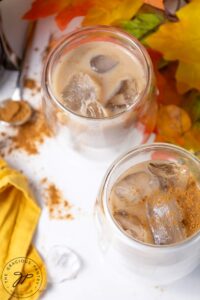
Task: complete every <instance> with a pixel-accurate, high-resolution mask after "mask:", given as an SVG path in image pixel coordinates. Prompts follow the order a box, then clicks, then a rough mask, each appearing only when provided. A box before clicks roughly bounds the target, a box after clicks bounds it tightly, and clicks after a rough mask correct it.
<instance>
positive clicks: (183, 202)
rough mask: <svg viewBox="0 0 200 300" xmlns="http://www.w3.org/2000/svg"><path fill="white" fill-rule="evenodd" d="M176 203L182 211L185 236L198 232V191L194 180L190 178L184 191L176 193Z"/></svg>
mask: <svg viewBox="0 0 200 300" xmlns="http://www.w3.org/2000/svg"><path fill="white" fill-rule="evenodd" d="M176 196H177V202H178V204H179V205H180V207H181V208H182V211H183V216H184V218H183V223H184V226H185V229H186V233H187V236H188V237H189V236H192V235H193V234H195V233H196V232H197V231H199V230H200V190H199V188H198V186H197V183H196V180H195V179H194V178H193V177H192V176H191V177H190V178H189V182H188V185H187V188H186V191H183V190H178V189H177V191H176Z"/></svg>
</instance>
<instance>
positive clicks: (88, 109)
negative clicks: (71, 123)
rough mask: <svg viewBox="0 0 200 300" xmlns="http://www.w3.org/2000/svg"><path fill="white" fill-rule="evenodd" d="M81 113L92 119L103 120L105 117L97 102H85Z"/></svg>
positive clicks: (104, 112)
mask: <svg viewBox="0 0 200 300" xmlns="http://www.w3.org/2000/svg"><path fill="white" fill-rule="evenodd" d="M82 113H83V114H84V115H86V116H88V117H92V118H105V117H106V116H107V114H106V111H105V109H104V108H103V106H102V105H101V104H100V103H98V102H97V101H95V102H94V101H93V102H90V103H88V102H87V103H86V104H85V106H84V107H83V108H82Z"/></svg>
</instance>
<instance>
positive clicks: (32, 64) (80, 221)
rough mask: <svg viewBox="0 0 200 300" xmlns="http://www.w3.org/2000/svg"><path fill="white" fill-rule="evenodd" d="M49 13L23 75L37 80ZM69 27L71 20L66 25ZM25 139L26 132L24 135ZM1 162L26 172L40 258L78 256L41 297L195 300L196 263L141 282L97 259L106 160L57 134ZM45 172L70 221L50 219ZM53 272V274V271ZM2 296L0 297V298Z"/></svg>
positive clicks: (198, 292) (199, 274) (50, 28)
mask: <svg viewBox="0 0 200 300" xmlns="http://www.w3.org/2000/svg"><path fill="white" fill-rule="evenodd" d="M52 24H54V22H53V20H52V18H49V19H47V20H44V21H41V22H39V24H38V27H37V30H36V35H35V39H34V43H33V46H32V49H34V48H35V47H39V49H40V51H38V52H36V51H34V50H32V51H30V53H29V58H28V64H29V69H28V74H27V76H28V77H31V78H34V79H36V80H38V81H39V80H40V76H41V68H42V64H41V56H42V55H41V53H42V51H43V48H44V47H45V45H46V42H47V41H48V38H49V33H50V32H55V30H56V27H54V25H52ZM72 27H73V24H72V25H71V26H70V28H69V29H68V30H70V29H71V28H72ZM24 97H25V99H26V100H28V101H30V102H31V104H32V105H33V106H34V107H39V106H40V105H41V97H40V95H39V94H37V95H36V96H34V97H32V96H31V95H30V91H29V90H26V91H25V93H24ZM30 138H31V137H30ZM6 159H7V161H8V162H9V163H10V164H11V165H12V166H13V167H15V168H17V169H20V170H23V172H24V173H25V174H26V175H27V176H28V178H29V180H30V182H31V185H32V187H33V190H34V191H35V193H36V195H37V199H38V202H39V203H40V205H41V207H42V215H41V218H40V222H39V225H38V230H37V233H36V236H35V239H34V243H35V245H36V246H37V248H38V250H39V251H40V253H41V255H42V256H43V257H44V258H45V257H46V255H47V253H48V250H49V249H50V248H51V247H52V246H53V245H66V246H68V247H70V248H72V249H73V250H75V251H76V252H77V253H78V254H79V256H80V257H81V260H82V263H83V265H82V269H81V271H80V273H79V275H78V276H77V278H75V279H73V280H69V281H65V282H63V283H62V284H57V285H52V286H49V287H48V289H47V291H46V292H45V293H44V295H43V296H42V299H44V300H55V299H59V300H66V299H70V300H82V299H87V300H94V299H95V300H102V299H104V300H113V299H115V300H121V299H126V300H132V299H135V300H147V299H148V300H158V299H159V300H169V299H170V300H179V299H180V300H199V299H200V284H199V280H200V279H199V278H200V268H198V269H196V270H195V271H194V272H193V273H192V274H190V275H189V276H188V277H186V278H184V279H182V280H180V281H178V282H176V283H174V284H172V285H170V286H167V287H157V286H154V285H144V283H143V282H142V281H138V279H136V278H135V277H134V275H133V277H132V278H125V277H123V276H121V275H120V274H116V273H115V272H114V271H113V270H111V269H110V268H109V267H108V266H107V265H106V264H105V263H104V261H103V259H102V257H101V254H100V252H99V248H98V244H97V239H96V231H95V226H94V220H93V208H94V202H95V199H96V196H97V192H98V188H99V185H100V183H101V180H102V178H103V175H104V173H105V171H106V169H107V167H108V165H109V162H101V161H99V162H97V161H96V162H95V161H90V160H88V159H86V158H84V157H82V156H80V155H79V154H77V153H76V152H73V151H72V150H70V149H68V148H61V147H60V143H59V137H55V138H51V139H46V141H45V143H44V144H43V145H41V147H40V153H39V155H35V156H28V155H26V154H25V153H23V152H21V151H18V152H13V153H12V155H10V156H7V158H6ZM43 177H48V180H49V181H50V182H54V183H55V184H56V185H57V186H58V188H59V189H60V190H61V191H62V192H63V195H64V196H65V197H66V198H67V199H69V201H70V202H71V203H72V205H73V214H74V216H75V219H74V220H73V221H60V220H54V221H52V220H50V219H49V216H48V211H47V209H46V207H45V205H44V199H43V197H42V187H41V184H40V180H41V178H43ZM55 276H56V274H55ZM2 300H3V299H2Z"/></svg>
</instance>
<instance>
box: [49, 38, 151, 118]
mask: <svg viewBox="0 0 200 300" xmlns="http://www.w3.org/2000/svg"><path fill="white" fill-rule="evenodd" d="M146 82H147V78H146V77H145V73H144V68H143V67H142V63H141V62H140V60H139V58H137V57H136V56H133V54H130V53H129V51H128V50H127V49H125V48H124V47H122V46H120V45H118V44H114V43H111V42H108V41H90V42H89V43H84V44H79V45H78V46H77V45H76V47H74V48H71V49H68V51H66V53H65V55H63V56H62V57H61V58H60V59H59V61H58V62H57V65H56V67H55V72H54V78H53V89H54V93H55V96H56V98H57V99H58V100H59V102H60V103H61V104H62V105H63V106H64V107H65V108H67V109H69V110H70V111H72V112H74V113H76V114H78V115H82V116H85V117H90V118H106V117H110V116H113V115H117V114H119V113H121V112H123V111H125V110H127V109H128V108H129V107H131V106H132V105H133V104H134V103H136V102H137V100H138V97H139V96H140V95H141V93H142V92H143V91H144V89H145V86H146Z"/></svg>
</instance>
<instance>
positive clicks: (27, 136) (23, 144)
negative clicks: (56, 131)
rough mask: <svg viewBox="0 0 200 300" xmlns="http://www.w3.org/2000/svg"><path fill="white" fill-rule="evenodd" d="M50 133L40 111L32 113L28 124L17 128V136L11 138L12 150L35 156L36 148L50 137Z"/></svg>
mask: <svg viewBox="0 0 200 300" xmlns="http://www.w3.org/2000/svg"><path fill="white" fill-rule="evenodd" d="M51 136H52V132H51V131H50V129H49V127H48V126H47V124H46V121H45V118H44V116H43V114H42V112H40V111H34V114H33V117H32V118H31V120H30V121H29V122H27V123H26V124H24V125H22V126H20V127H19V128H18V131H17V134H16V135H15V136H13V137H11V140H12V148H13V150H16V149H21V150H24V151H25V152H27V153H28V154H30V155H32V154H37V153H38V152H39V151H38V146H39V145H40V144H42V143H43V142H44V140H45V138H46V137H51Z"/></svg>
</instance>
